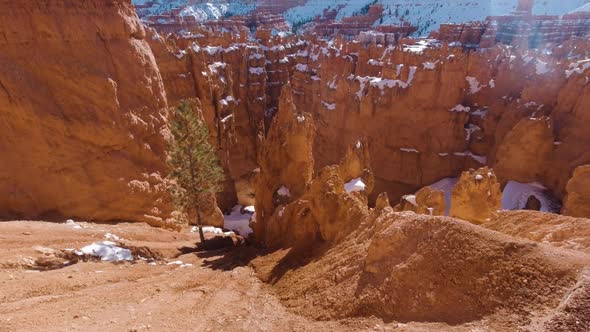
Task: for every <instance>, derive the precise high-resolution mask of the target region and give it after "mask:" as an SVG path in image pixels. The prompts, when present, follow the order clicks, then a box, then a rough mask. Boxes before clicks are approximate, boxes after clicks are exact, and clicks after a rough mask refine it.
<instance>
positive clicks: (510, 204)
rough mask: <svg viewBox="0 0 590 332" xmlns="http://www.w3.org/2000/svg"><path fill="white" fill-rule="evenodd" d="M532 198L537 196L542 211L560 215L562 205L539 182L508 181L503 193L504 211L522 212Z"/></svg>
mask: <svg viewBox="0 0 590 332" xmlns="http://www.w3.org/2000/svg"><path fill="white" fill-rule="evenodd" d="M530 196H535V198H537V199H538V200H539V202H541V211H543V212H553V213H558V212H559V210H560V209H561V206H560V205H561V204H560V203H559V202H558V201H557V200H556V199H555V198H553V197H552V195H551V194H550V192H549V190H548V189H547V188H545V186H543V185H542V184H540V183H538V182H532V183H521V182H517V181H508V183H507V184H506V187H504V191H503V192H502V209H503V210H521V209H524V208H525V207H526V202H527V200H528V199H529V197H530Z"/></svg>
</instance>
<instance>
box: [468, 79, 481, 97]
mask: <svg viewBox="0 0 590 332" xmlns="http://www.w3.org/2000/svg"><path fill="white" fill-rule="evenodd" d="M465 80H466V81H467V82H468V83H469V94H470V95H473V94H476V93H478V92H479V91H481V88H482V86H481V85H480V84H479V81H478V80H477V78H475V77H471V76H467V77H465Z"/></svg>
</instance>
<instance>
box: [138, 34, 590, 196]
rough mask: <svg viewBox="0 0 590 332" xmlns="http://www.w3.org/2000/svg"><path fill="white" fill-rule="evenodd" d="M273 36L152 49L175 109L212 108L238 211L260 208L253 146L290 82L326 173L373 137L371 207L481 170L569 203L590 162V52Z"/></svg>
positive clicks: (160, 41) (168, 43) (198, 39)
mask: <svg viewBox="0 0 590 332" xmlns="http://www.w3.org/2000/svg"><path fill="white" fill-rule="evenodd" d="M267 32H268V31H266V32H265V31H262V32H260V33H258V34H257V38H258V40H256V41H253V40H247V39H246V38H245V34H244V33H240V34H237V33H233V34H230V33H219V32H215V31H209V30H198V29H197V30H195V31H192V32H191V34H189V35H187V36H185V37H184V38H179V37H175V36H169V37H167V38H162V37H160V36H154V37H152V38H149V40H150V43H151V44H152V48H153V49H154V52H155V54H156V58H157V59H158V63H159V65H160V67H161V70H162V75H163V77H164V84H165V87H166V90H167V93H168V95H169V96H171V97H170V99H171V100H179V99H181V98H186V97H191V96H198V97H199V98H200V99H202V100H203V108H204V109H206V110H208V111H206V114H209V118H210V120H211V121H210V124H211V128H212V129H213V130H212V131H214V132H215V133H216V134H215V135H217V136H216V137H217V140H218V142H219V146H220V148H221V149H222V150H223V151H224V152H223V153H224V156H226V157H225V159H226V160H227V162H226V164H227V169H228V174H230V177H231V178H232V179H233V180H234V181H235V188H237V191H238V193H237V194H238V195H237V196H238V197H240V201H241V202H244V203H245V201H249V202H250V204H251V199H252V196H253V194H254V193H253V189H252V182H251V179H252V177H253V175H254V173H255V172H254V170H255V169H256V167H257V161H256V158H255V157H254V156H255V155H256V153H255V152H256V151H257V150H258V149H260V146H259V145H258V143H257V141H256V137H257V136H258V135H259V132H260V130H262V129H264V132H267V131H268V130H269V128H270V127H271V123H272V118H273V116H274V114H275V113H276V112H277V109H278V103H279V95H280V89H281V87H282V86H283V85H284V84H286V83H287V82H290V84H291V87H292V90H293V103H294V104H295V107H296V108H297V109H298V110H304V111H305V112H309V113H310V114H312V116H313V118H314V122H315V123H316V125H317V127H318V130H317V133H316V135H315V140H314V148H313V151H314V152H313V153H314V160H315V163H314V169H315V171H316V172H317V171H319V170H320V169H321V168H323V167H325V166H327V165H333V164H337V163H338V162H339V161H340V158H341V157H342V156H343V155H344V153H345V151H346V150H347V148H348V147H349V146H350V144H352V143H353V142H354V141H355V140H356V139H357V138H359V137H366V138H367V140H368V142H369V145H368V146H369V150H370V151H368V153H370V155H371V159H372V160H371V167H372V169H373V171H374V175H375V190H374V191H373V193H374V194H373V196H371V197H370V198H371V201H372V202H373V201H374V199H375V198H376V196H375V195H376V194H378V193H380V192H384V191H387V192H388V194H389V197H390V198H391V199H392V200H393V201H397V200H399V199H400V198H401V197H402V196H403V195H407V194H411V193H415V192H416V191H417V190H419V189H420V188H422V187H425V186H428V185H430V184H432V183H434V182H436V181H438V180H441V179H443V178H447V177H457V176H459V175H460V174H461V172H462V171H465V170H467V169H470V168H479V167H482V166H490V167H492V168H494V170H495V173H496V175H497V177H498V179H499V182H500V184H501V186H504V185H505V184H506V183H507V182H508V181H519V182H525V183H529V182H539V183H541V184H543V185H544V186H545V187H547V188H548V189H549V190H551V191H552V192H553V193H554V194H555V196H556V197H557V198H558V199H563V198H564V197H565V195H566V193H567V192H566V184H567V181H568V180H569V179H570V177H571V175H572V173H573V170H574V169H575V168H576V167H577V166H580V165H584V164H588V163H590V159H589V158H590V155H589V154H588V149H587V146H588V144H590V143H589V142H590V133H589V132H588V131H587V130H586V129H585V128H586V124H587V123H588V119H587V114H586V113H587V112H584V111H583V110H584V109H585V108H587V105H588V101H589V100H590V99H589V98H590V97H589V96H590V93H589V92H588V91H589V90H588V84H586V71H587V69H588V68H590V66H589V65H588V60H587V59H588V57H589V56H590V43H589V42H588V41H587V40H581V39H573V40H570V41H567V42H564V43H563V45H559V46H555V47H553V46H552V45H547V50H527V49H519V48H515V47H511V46H505V45H496V46H494V47H491V48H489V49H485V50H483V49H482V50H477V51H476V52H470V51H468V50H464V49H463V48H461V47H450V46H448V45H445V44H442V43H439V42H436V41H432V40H419V41H417V40H411V39H402V40H400V45H399V46H396V47H394V46H390V47H386V45H384V44H381V43H379V42H377V41H376V40H375V41H371V42H369V43H364V42H361V41H354V40H353V41H348V40H341V39H336V40H330V41H325V40H320V39H318V38H317V37H315V36H308V35H303V36H293V37H288V38H281V37H278V36H275V37H272V38H271V36H270V34H269V33H267ZM242 54H243V56H242ZM206 116H207V115H206ZM222 120H223V121H222ZM262 123H263V124H264V125H262Z"/></svg>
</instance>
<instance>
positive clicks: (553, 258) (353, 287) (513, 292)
mask: <svg viewBox="0 0 590 332" xmlns="http://www.w3.org/2000/svg"><path fill="white" fill-rule="evenodd" d="M374 220H376V221H374V222H367V223H365V224H363V225H361V227H360V228H359V230H357V231H356V232H354V233H352V234H351V235H350V236H349V237H348V238H347V239H346V240H345V241H343V242H341V243H339V244H338V245H336V246H334V247H332V248H317V249H316V251H315V252H314V253H311V254H308V258H307V259H302V258H300V257H301V254H302V253H301V252H292V251H281V252H276V253H274V254H271V255H268V256H266V257H262V258H258V259H256V260H255V261H254V262H253V265H254V266H255V268H256V270H257V272H258V274H259V276H260V277H261V278H262V279H263V280H265V281H267V282H270V283H272V284H273V285H274V287H275V288H276V290H277V292H278V294H279V295H280V297H281V298H282V300H283V302H284V303H286V304H287V305H288V306H290V307H292V308H293V309H294V310H295V311H296V312H298V313H300V314H303V315H305V316H310V317H313V318H316V319H334V318H345V317H358V316H365V317H367V316H376V317H379V318H382V319H384V320H385V321H392V320H396V321H401V322H406V321H422V322H426V321H428V322H445V323H449V324H458V323H463V322H468V321H474V320H478V319H481V318H483V317H485V316H488V315H491V314H494V313H499V312H502V313H503V315H506V314H508V315H512V316H518V317H521V318H522V317H527V319H528V317H529V316H531V313H530V311H531V310H536V311H539V310H540V311H542V310H545V309H546V308H547V307H550V308H555V307H557V306H558V304H559V302H560V299H561V297H562V296H563V295H564V294H565V292H566V291H567V289H568V288H569V287H572V286H573V285H574V284H575V283H576V280H577V279H578V275H579V274H580V271H581V270H582V268H583V267H584V266H586V265H588V264H589V263H590V259H589V257H588V256H587V255H585V254H583V253H579V252H571V251H564V250H560V249H555V248H551V247H549V246H545V245H541V244H538V243H534V242H530V241H527V240H519V239H515V238H512V237H509V236H506V235H504V234H500V233H497V232H493V231H490V230H487V229H484V228H481V227H479V226H475V225H471V224H469V223H467V222H464V221H460V220H457V219H452V218H445V217H430V216H424V215H416V214H414V213H411V212H402V213H394V212H392V210H391V208H386V209H384V210H383V212H382V213H380V214H379V215H378V216H377V217H376V219H374ZM517 320H518V319H517ZM518 324H519V325H523V324H528V321H527V320H525V321H520V322H519V323H518Z"/></svg>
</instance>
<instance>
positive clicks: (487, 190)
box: [449, 167, 502, 223]
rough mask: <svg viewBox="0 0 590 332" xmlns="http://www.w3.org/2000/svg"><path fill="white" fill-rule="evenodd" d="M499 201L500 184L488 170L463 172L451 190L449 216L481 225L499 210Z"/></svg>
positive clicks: (484, 168) (500, 195) (500, 198)
mask: <svg viewBox="0 0 590 332" xmlns="http://www.w3.org/2000/svg"><path fill="white" fill-rule="evenodd" d="M501 201H502V191H501V190H500V183H498V180H497V179H496V175H495V174H494V172H493V171H492V170H491V169H490V168H488V167H482V168H480V169H478V170H469V171H465V172H463V173H462V174H461V177H460V178H459V182H457V184H456V185H455V187H454V188H453V195H452V198H451V210H450V212H449V215H450V216H451V217H455V218H459V219H463V220H467V221H471V222H474V223H482V222H484V221H486V220H489V219H490V218H491V217H492V214H493V213H494V212H496V211H497V210H499V209H500V205H501Z"/></svg>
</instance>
